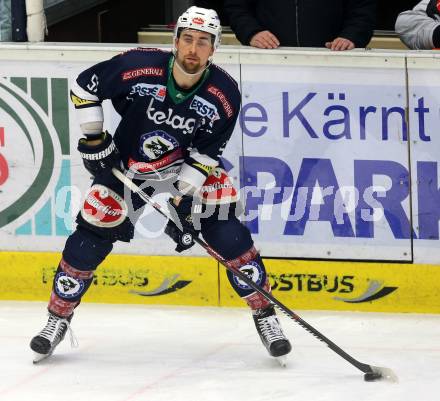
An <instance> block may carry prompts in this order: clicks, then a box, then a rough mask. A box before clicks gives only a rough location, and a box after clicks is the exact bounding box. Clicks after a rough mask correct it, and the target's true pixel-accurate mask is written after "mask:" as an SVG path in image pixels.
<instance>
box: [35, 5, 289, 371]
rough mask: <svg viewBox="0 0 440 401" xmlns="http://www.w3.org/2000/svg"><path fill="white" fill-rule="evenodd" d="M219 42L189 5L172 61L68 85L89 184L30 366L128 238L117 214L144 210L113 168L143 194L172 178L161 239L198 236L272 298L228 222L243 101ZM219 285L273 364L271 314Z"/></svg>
mask: <svg viewBox="0 0 440 401" xmlns="http://www.w3.org/2000/svg"><path fill="white" fill-rule="evenodd" d="M220 39H221V25H220V21H219V19H218V16H217V13H216V12H215V11H214V10H208V9H204V8H198V7H190V8H189V9H188V10H187V11H186V12H184V13H183V14H182V15H181V16H180V17H179V19H178V21H177V24H176V27H175V31H174V49H173V51H172V52H163V51H160V50H157V49H142V48H139V49H135V50H132V51H128V52H126V53H123V54H121V55H118V56H116V57H113V58H112V59H110V60H108V61H104V62H101V63H99V64H96V65H94V66H92V67H91V68H89V69H87V70H85V71H84V72H82V73H81V74H80V75H79V76H78V78H77V80H76V84H75V85H74V86H73V87H72V90H71V99H72V101H73V103H74V105H75V108H76V111H77V114H78V118H79V122H80V127H81V130H82V133H83V134H84V138H82V139H80V140H79V143H78V150H79V152H80V155H81V157H82V159H83V162H84V165H85V167H86V169H87V170H88V171H89V172H90V173H91V174H92V175H93V176H94V181H93V184H92V186H91V188H90V189H89V191H88V193H87V196H86V198H85V201H84V204H83V207H82V209H81V211H80V212H79V214H78V216H77V228H76V231H75V232H74V233H73V234H72V235H70V237H69V238H68V239H67V242H66V245H65V248H64V251H63V253H62V258H61V261H60V263H59V266H58V269H57V271H56V274H55V277H54V281H53V289H52V293H51V296H50V300H49V305H48V311H49V320H48V322H47V324H46V326H45V327H44V328H43V329H42V330H41V331H40V332H39V333H38V334H37V335H36V336H35V337H34V338H33V339H32V341H31V343H30V346H31V349H32V350H33V351H34V352H35V359H34V362H38V361H40V360H42V359H44V358H47V357H48V356H50V355H51V354H52V353H53V351H54V349H55V348H56V346H57V345H58V344H59V342H60V341H62V340H63V338H64V336H65V334H66V332H67V330H69V329H70V322H71V319H72V316H73V312H74V309H75V308H76V307H77V306H78V304H79V303H80V301H81V298H82V297H83V295H84V294H85V292H86V291H87V289H88V288H89V286H90V284H91V282H92V279H93V273H94V271H95V269H96V268H97V267H98V266H99V264H100V263H101V262H102V261H103V260H104V259H105V257H106V256H107V255H108V254H109V253H110V252H111V250H112V247H113V243H114V242H116V241H126V242H129V241H130V240H131V239H132V238H133V235H134V224H135V223H136V221H135V219H134V218H133V216H131V215H129V214H128V213H127V212H126V211H127V210H128V206H127V205H132V206H134V208H137V207H139V206H142V204H143V202H142V201H141V200H140V198H139V197H138V196H136V195H135V194H131V195H129V196H128V197H127V196H126V197H125V199H124V187H123V184H122V183H121V182H120V181H118V180H117V179H116V178H115V177H114V176H113V175H112V173H111V169H112V168H113V167H117V168H119V169H121V170H122V171H124V172H127V171H129V172H130V173H133V174H135V180H140V179H142V180H144V182H146V183H149V182H150V183H151V186H152V187H154V182H155V180H157V176H158V175H159V176H160V178H161V179H164V178H168V177H174V180H175V184H174V185H175V188H177V190H178V193H175V194H174V196H173V198H171V199H170V201H169V205H168V207H169V209H170V212H171V213H172V214H173V215H174V216H176V217H177V218H178V222H177V224H178V225H179V226H180V228H181V229H182V230H180V229H178V228H177V226H176V224H174V223H173V222H171V221H169V222H168V224H167V226H166V228H165V232H166V234H168V235H169V236H170V237H171V238H172V239H173V240H174V241H175V242H176V244H177V246H176V251H178V252H181V251H183V250H186V249H189V248H190V247H191V246H192V245H193V244H194V241H193V237H194V236H197V235H199V234H200V233H201V235H202V236H203V238H204V239H205V241H206V242H207V243H208V244H209V245H210V246H211V247H212V248H213V249H214V250H215V251H217V252H218V253H219V254H220V255H222V256H223V258H225V259H226V260H227V261H228V263H230V264H231V265H232V266H234V267H235V268H237V269H240V270H241V271H244V272H248V273H250V274H251V276H252V279H253V280H254V281H255V282H256V283H258V284H259V285H260V286H262V287H263V288H265V289H266V290H267V291H270V284H269V282H268V278H267V276H266V271H265V268H264V264H263V261H262V260H261V257H260V255H259V253H258V251H257V250H256V249H255V247H254V243H253V241H252V238H251V235H250V232H249V230H248V229H247V228H246V227H245V226H244V225H243V224H241V223H240V221H239V220H238V219H237V217H236V216H235V214H236V213H235V210H234V209H235V204H236V201H237V199H236V191H235V189H232V190H231V186H230V181H229V178H228V176H227V173H226V172H225V171H224V170H223V169H222V168H221V166H220V161H219V158H220V155H221V153H222V151H223V149H224V147H225V145H226V143H227V141H228V140H229V138H230V136H231V134H232V131H233V129H234V125H235V123H236V120H237V116H238V113H239V108H240V98H241V96H240V93H239V90H238V87H237V83H236V82H235V81H234V80H233V79H232V78H231V77H230V76H229V75H228V74H227V73H226V72H225V71H223V70H222V69H220V68H219V67H217V66H215V65H214V64H212V57H213V54H214V51H215V50H216V49H217V48H218V46H219V44H220ZM104 99H111V101H112V103H113V106H114V108H115V110H116V111H117V112H118V113H119V114H120V115H121V121H120V123H119V125H118V127H117V129H116V132H115V133H114V137H113V136H112V135H110V134H109V133H108V132H102V130H103V112H102V107H101V102H102V101H103V100H104ZM137 182H139V181H137ZM173 188H174V187H173ZM222 188H227V189H228V191H222V190H221V189H222ZM176 192H177V191H176ZM150 193H151V192H150ZM213 193H214V195H215V196H212V195H213ZM225 194H226V195H225ZM193 200H194V202H193ZM196 200H198V201H200V200H201V202H202V203H203V204H205V205H206V204H210V205H211V206H212V204H213V201H214V202H216V205H215V206H214V209H213V210H214V212H213V213H210V214H208V215H206V214H205V215H204V217H201V218H200V219H199V220H200V225H199V226H198V227H196V226H195V224H194V225H193V224H192V222H193V221H196V220H197V217H198V216H197V215H198V212H200V211H201V209H200V208H196V207H195V206H194V205H193V203H194V204H196V203H197V202H196ZM225 202H228V203H229V209H228V212H227V213H226V216H223V217H222V216H220V213H219V210H220V208H222V207H224V203H225ZM198 205H199V206H200V203H198ZM196 209H197V210H196ZM202 210H203V209H202ZM199 217H200V216H199ZM221 217H222V218H221ZM179 223H180V224H179ZM228 279H229V281H230V283H231V285H232V287H233V288H234V290H235V291H236V292H237V293H238V294H239V296H241V297H242V298H243V299H244V300H245V301H246V302H247V303H248V305H249V306H250V308H251V309H252V313H253V319H254V322H255V326H256V328H257V331H258V333H259V335H260V337H261V340H262V342H263V344H264V346H265V347H266V348H267V350H268V352H269V354H270V355H271V356H274V357H281V356H284V355H286V354H287V353H289V352H290V350H291V345H290V343H289V341H288V340H287V338H286V337H285V335H284V334H283V331H282V329H281V327H280V323H279V321H278V318H277V316H276V315H275V311H274V308H273V306H271V305H270V303H269V302H268V301H267V300H266V299H265V298H264V297H263V296H261V295H260V294H259V293H258V292H255V291H254V290H253V289H252V288H250V287H248V286H247V285H246V284H244V283H243V282H241V281H240V280H238V279H237V278H236V277H235V276H234V275H233V274H231V273H230V272H229V271H228Z"/></svg>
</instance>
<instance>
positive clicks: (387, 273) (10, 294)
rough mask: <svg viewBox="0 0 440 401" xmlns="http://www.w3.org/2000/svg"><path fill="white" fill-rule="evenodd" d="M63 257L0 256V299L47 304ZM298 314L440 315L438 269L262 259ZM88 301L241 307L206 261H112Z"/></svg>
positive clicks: (221, 273)
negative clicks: (300, 311) (315, 311)
mask: <svg viewBox="0 0 440 401" xmlns="http://www.w3.org/2000/svg"><path fill="white" fill-rule="evenodd" d="M59 258H60V255H59V253H45V252H0V300H39V301H47V300H48V297H49V293H50V290H51V287H52V278H53V275H54V272H55V270H56V268H57V265H58V261H59ZM264 263H265V265H266V269H267V271H268V276H269V279H270V282H271V285H272V288H273V295H274V296H275V297H276V298H277V299H279V300H280V301H281V302H283V303H284V304H285V305H287V306H288V307H289V308H292V309H293V310H297V309H321V310H323V309H327V310H347V311H369V312H419V313H440V290H439V288H440V266H435V265H414V264H399V263H364V262H331V261H322V262H318V261H297V260H276V259H265V260H264ZM84 301H85V302H105V303H134V304H164V305H194V306H240V307H242V306H244V305H245V304H244V302H243V300H241V299H240V298H239V297H238V296H237V295H236V293H235V292H234V291H233V289H232V288H231V286H230V284H229V281H228V279H227V276H226V270H225V268H224V267H222V266H218V264H217V262H216V261H215V260H213V259H212V258H209V257H185V256H138V255H110V256H109V257H107V259H106V260H105V262H104V263H103V264H102V265H101V266H100V267H99V268H98V269H97V271H96V274H95V278H94V280H93V284H92V286H91V288H90V289H89V291H88V292H87V294H86V295H85V297H84Z"/></svg>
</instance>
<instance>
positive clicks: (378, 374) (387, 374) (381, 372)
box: [112, 168, 398, 382]
mask: <svg viewBox="0 0 440 401" xmlns="http://www.w3.org/2000/svg"><path fill="white" fill-rule="evenodd" d="M112 173H113V175H114V176H115V177H116V178H117V179H119V180H120V181H121V182H122V183H123V184H124V185H125V186H126V187H127V188H129V189H130V190H131V191H132V192H134V193H136V194H138V195H139V196H140V197H141V198H142V199H143V200H144V201H145V202H146V203H147V204H149V205H150V206H152V207H153V208H154V209H156V210H157V211H158V212H159V213H160V214H161V215H162V216H164V217H165V218H167V219H169V220H171V221H173V219H172V217H171V215H170V214H169V212H168V210H167V209H165V208H163V207H162V206H161V205H159V204H158V203H157V202H155V201H154V200H153V199H152V198H151V197H150V196H149V195H147V194H146V193H145V192H144V191H142V189H141V188H139V187H138V186H137V185H136V184H135V183H134V182H133V181H132V180H131V179H130V178H128V177H127V176H125V175H124V173H122V172H121V171H120V170H117V169H115V168H113V169H112ZM194 241H195V242H197V243H198V244H199V245H200V246H201V247H202V248H203V249H205V251H206V252H207V253H209V254H210V255H211V256H212V257H213V258H214V259H215V260H217V261H218V262H219V263H220V264H222V265H223V266H224V267H225V268H226V269H227V270H229V271H230V272H231V273H233V274H235V275H236V276H237V277H239V278H240V280H242V281H244V282H245V283H246V284H247V285H248V286H249V287H251V288H252V289H254V290H255V291H257V292H259V293H260V294H261V295H263V296H264V298H266V299H267V300H268V301H269V302H270V303H271V304H272V305H274V306H276V307H277V308H278V309H279V310H280V311H282V312H283V313H284V314H286V315H287V316H288V317H289V318H291V319H292V320H294V321H295V322H296V323H298V324H299V325H300V326H301V327H302V328H304V329H305V330H307V331H308V332H309V333H311V334H312V335H313V336H315V337H316V338H317V339H318V340H320V341H322V342H323V343H325V344H327V346H328V347H329V348H330V349H331V350H332V351H334V352H336V353H337V354H338V355H339V356H341V357H342V358H344V359H345V360H346V361H347V362H349V363H351V364H352V365H353V366H355V367H356V368H358V369H359V370H360V371H362V372H363V373H364V379H365V380H366V381H376V380H380V379H385V380H389V381H393V382H397V381H398V378H397V376H396V374H395V373H394V372H393V371H392V370H391V369H389V368H384V367H379V366H373V365H368V364H366V363H362V362H359V361H358V360H357V359H355V358H353V357H352V356H351V355H349V354H347V353H346V352H345V351H344V350H343V349H341V348H340V347H338V346H337V345H336V344H335V343H334V342H333V341H331V340H330V339H328V338H327V337H326V336H324V335H323V334H322V333H320V332H319V331H318V330H316V329H315V328H314V327H313V326H311V325H310V324H309V323H307V322H306V321H305V320H304V319H302V318H301V317H300V316H298V315H297V314H296V313H295V312H293V311H292V310H290V309H289V308H288V307H287V306H285V305H284V304H282V303H281V302H280V301H278V300H277V299H276V298H275V297H274V296H273V295H272V294H270V293H269V292H267V291H266V290H264V289H263V288H261V287H260V286H259V285H258V284H256V283H254V282H253V281H252V280H251V279H250V278H249V277H248V276H247V275H246V274H245V273H243V272H241V271H240V270H238V269H235V268H233V267H232V266H230V265H229V264H228V262H227V261H226V260H225V259H224V258H223V257H222V256H221V255H220V254H218V253H217V252H216V251H215V250H214V249H212V248H211V247H210V246H209V245H208V244H207V243H206V242H205V241H203V240H202V239H200V238H198V237H195V238H194Z"/></svg>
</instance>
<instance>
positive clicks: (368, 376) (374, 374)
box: [364, 372, 382, 382]
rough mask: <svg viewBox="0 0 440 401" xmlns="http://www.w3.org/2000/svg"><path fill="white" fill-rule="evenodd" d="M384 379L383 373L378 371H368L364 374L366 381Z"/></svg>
mask: <svg viewBox="0 0 440 401" xmlns="http://www.w3.org/2000/svg"><path fill="white" fill-rule="evenodd" d="M380 379H382V374H380V373H378V372H367V373H365V374H364V380H365V381H366V382H374V381H376V380H380Z"/></svg>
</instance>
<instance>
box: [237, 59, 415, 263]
mask: <svg viewBox="0 0 440 401" xmlns="http://www.w3.org/2000/svg"><path fill="white" fill-rule="evenodd" d="M327 60H328V56H325V57H324V56H318V55H317V56H310V57H309V58H308V59H307V62H306V63H305V64H301V63H296V61H295V60H293V61H292V62H290V61H285V62H284V63H281V65H280V64H278V65H276V64H273V65H272V64H270V65H269V64H267V63H265V64H264V65H261V64H260V65H259V64H253V63H252V61H253V58H251V62H250V63H249V64H248V63H247V62H246V61H247V60H246V58H244V57H242V59H241V63H242V65H241V69H242V75H241V76H242V81H241V84H242V95H243V105H242V112H241V118H240V124H241V128H242V130H243V147H244V155H243V158H242V167H243V171H242V173H241V174H240V176H241V185H242V187H243V189H244V193H245V198H246V219H245V220H246V222H247V225H248V227H249V228H250V229H251V232H252V233H253V234H254V237H255V239H256V241H257V243H258V244H259V246H261V249H262V253H263V255H265V256H273V257H277V256H278V257H279V256H283V257H311V258H339V259H345V258H349V259H374V260H381V259H382V260H411V257H412V255H411V223H410V216H411V212H410V192H409V191H410V188H409V163H408V128H407V124H406V117H405V108H406V81H405V69H404V65H403V60H399V59H395V60H388V59H386V58H382V59H380V58H376V59H368V58H365V59H364V60H360V61H359V60H356V59H355V60H352V58H350V57H338V58H337V60H336V61H333V64H332V65H328V63H327V62H326V61H327ZM268 71H270V73H268Z"/></svg>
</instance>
